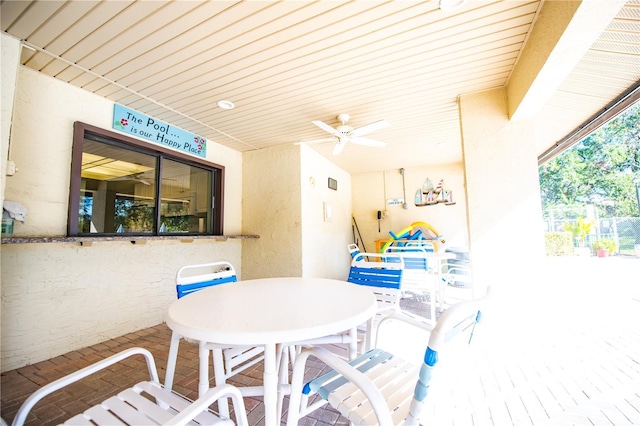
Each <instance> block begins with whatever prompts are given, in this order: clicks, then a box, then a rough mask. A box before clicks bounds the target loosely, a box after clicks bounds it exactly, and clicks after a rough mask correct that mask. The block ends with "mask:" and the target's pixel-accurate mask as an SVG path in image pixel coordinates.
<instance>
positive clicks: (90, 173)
mask: <svg viewBox="0 0 640 426" xmlns="http://www.w3.org/2000/svg"><path fill="white" fill-rule="evenodd" d="M223 175H224V168H223V167H222V166H218V165H213V164H211V163H208V162H206V161H204V160H200V159H197V158H194V157H191V156H189V155H186V154H182V153H180V152H174V151H171V150H168V149H165V148H163V147H161V146H155V145H153V144H149V143H146V142H142V141H139V140H136V139H133V138H130V137H128V136H124V135H119V134H117V133H113V132H109V131H106V130H103V129H99V128H96V127H93V126H89V125H87V124H84V123H79V122H77V123H75V127H74V139H73V158H72V164H71V193H70V206H69V223H68V234H69V235H70V236H76V235H183V234H189V235H222V217H223V215H222V205H223V203H222V185H223Z"/></svg>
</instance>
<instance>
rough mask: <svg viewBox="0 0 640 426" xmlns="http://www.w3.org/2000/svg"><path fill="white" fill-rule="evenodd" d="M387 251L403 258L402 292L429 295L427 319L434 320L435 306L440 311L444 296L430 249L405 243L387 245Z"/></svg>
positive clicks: (433, 321)
mask: <svg viewBox="0 0 640 426" xmlns="http://www.w3.org/2000/svg"><path fill="white" fill-rule="evenodd" d="M386 252H387V253H394V254H397V255H398V256H401V257H402V259H403V260H404V269H405V270H404V274H403V276H402V292H403V295H406V293H412V294H418V295H424V294H425V293H426V294H428V295H429V313H430V316H429V320H430V321H431V322H432V323H434V324H435V322H436V306H438V308H439V310H440V311H442V308H443V303H442V301H443V298H444V284H443V283H441V282H439V280H438V276H437V270H433V267H432V265H431V263H436V262H434V261H433V260H431V261H429V259H428V257H427V253H429V252H430V250H429V249H428V248H427V247H425V246H418V245H406V246H389V247H387V251H386Z"/></svg>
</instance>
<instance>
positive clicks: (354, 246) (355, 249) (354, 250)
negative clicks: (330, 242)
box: [347, 244, 360, 259]
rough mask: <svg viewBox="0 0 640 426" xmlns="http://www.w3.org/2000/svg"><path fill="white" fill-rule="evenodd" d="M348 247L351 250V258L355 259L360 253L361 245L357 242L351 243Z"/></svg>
mask: <svg viewBox="0 0 640 426" xmlns="http://www.w3.org/2000/svg"><path fill="white" fill-rule="evenodd" d="M347 249H348V250H349V254H350V255H351V258H352V259H353V258H354V257H355V256H356V255H357V254H359V253H360V247H358V245H357V244H349V245H348V246H347Z"/></svg>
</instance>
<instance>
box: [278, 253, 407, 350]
mask: <svg viewBox="0 0 640 426" xmlns="http://www.w3.org/2000/svg"><path fill="white" fill-rule="evenodd" d="M352 257H353V258H352V259H351V266H350V268H349V276H348V278H347V281H348V282H350V283H352V284H358V285H365V286H369V287H371V290H372V292H373V293H374V295H375V297H376V300H377V302H378V310H377V312H376V315H375V317H374V318H372V319H371V320H370V321H369V322H368V323H367V324H366V326H365V325H364V324H363V326H362V327H359V328H358V329H357V330H356V334H355V337H354V335H353V334H349V333H342V334H336V335H332V336H325V337H320V338H317V339H310V340H305V341H302V342H295V343H292V345H291V346H290V350H289V353H288V355H289V356H290V357H291V361H292V362H293V361H294V360H295V358H296V357H297V355H298V354H299V353H300V351H301V350H302V347H308V346H320V345H322V346H325V347H330V348H332V350H333V351H334V352H342V350H343V349H342V348H343V347H344V345H350V346H351V343H353V340H354V339H355V340H356V346H357V350H356V351H355V352H353V351H349V353H348V354H347V355H346V356H344V358H349V359H353V358H355V357H356V356H357V355H358V354H359V353H362V352H363V351H364V350H367V349H368V348H370V346H371V344H372V342H373V339H374V334H375V327H376V324H377V322H378V321H379V319H380V318H382V317H384V316H385V315H388V314H391V313H394V312H398V311H400V286H401V282H402V272H403V268H404V262H403V260H402V258H401V257H400V256H397V255H394V254H391V255H382V254H380V253H365V252H359V251H358V252H357V253H355V254H353V256H352ZM366 259H368V260H366ZM376 259H377V260H378V261H376ZM338 348H340V349H339V350H337V349H338ZM341 355H342V353H341Z"/></svg>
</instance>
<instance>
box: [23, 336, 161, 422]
mask: <svg viewBox="0 0 640 426" xmlns="http://www.w3.org/2000/svg"><path fill="white" fill-rule="evenodd" d="M133 355H143V356H144V357H145V359H146V361H147V368H148V369H149V377H151V380H153V381H155V382H158V383H159V380H158V371H157V369H156V363H155V361H154V360H153V355H151V352H149V351H148V350H146V349H143V348H130V349H125V350H124V351H122V352H119V353H117V354H115V355H112V356H110V357H108V358H105V359H103V360H100V361H98V362H96V363H94V364H91V365H89V366H87V367H85V368H82V369H80V370H78V371H75V372H73V373H71V374H68V375H66V376H64V377H61V378H59V379H58V380H55V381H53V382H51V383H49V384H48V385H46V386H44V387H42V388H40V389H38V390H37V391H35V392H34V393H33V394H32V395H31V396H30V397H29V398H27V399H26V401H25V402H24V403H23V404H22V406H21V407H20V409H18V412H17V413H16V417H15V418H14V419H13V422H12V423H11V424H12V425H13V426H19V425H22V424H24V422H25V420H26V419H27V415H28V414H29V412H30V411H31V409H32V408H33V406H34V405H36V404H37V403H38V402H39V401H40V400H41V399H42V398H44V397H46V396H48V395H50V394H52V393H53V392H55V391H57V390H59V389H62V388H63V387H65V386H68V385H70V384H72V383H75V382H77V381H79V380H81V379H84V378H85V377H88V376H90V375H92V374H94V373H97V372H98V371H100V370H104V369H105V368H107V367H110V366H112V365H113V364H116V363H118V362H120V361H122V360H123V359H125V358H129V357H130V356H133Z"/></svg>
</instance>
